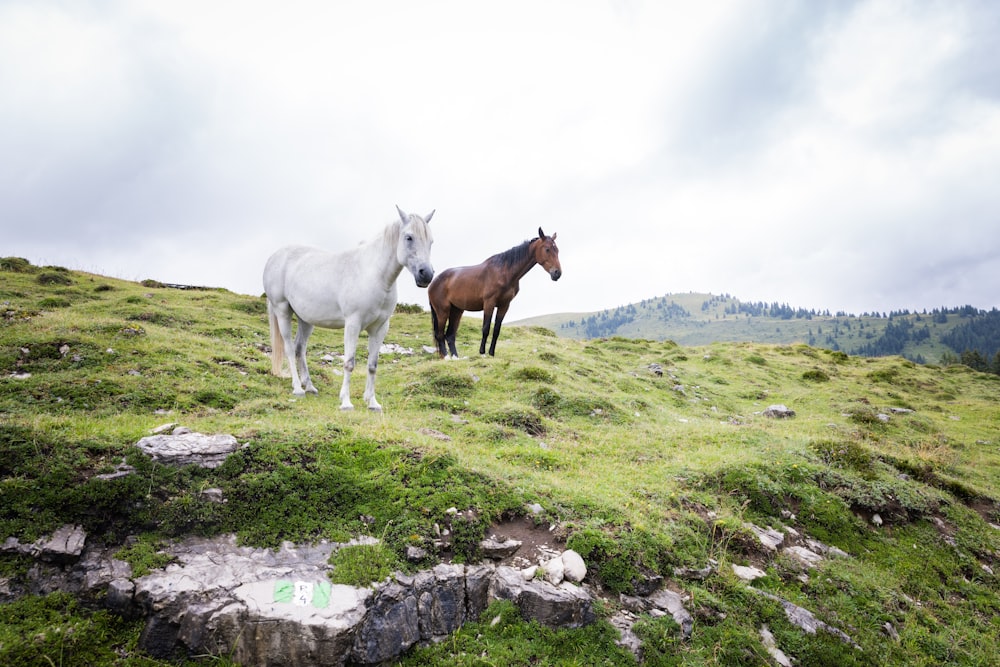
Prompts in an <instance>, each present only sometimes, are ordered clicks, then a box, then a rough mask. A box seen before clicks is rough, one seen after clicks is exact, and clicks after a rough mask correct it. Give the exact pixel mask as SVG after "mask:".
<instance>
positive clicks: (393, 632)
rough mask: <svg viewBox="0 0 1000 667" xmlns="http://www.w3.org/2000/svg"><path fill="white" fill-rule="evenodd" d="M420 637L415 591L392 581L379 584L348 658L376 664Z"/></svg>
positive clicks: (392, 655) (415, 641) (396, 654)
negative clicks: (380, 585)
mask: <svg viewBox="0 0 1000 667" xmlns="http://www.w3.org/2000/svg"><path fill="white" fill-rule="evenodd" d="M419 639H420V614H419V610H418V599H417V596H416V595H414V590H413V589H412V588H409V587H405V586H401V585H400V584H398V583H396V582H393V583H390V584H388V585H387V586H384V587H382V588H381V589H380V590H379V591H378V593H377V595H376V597H375V600H374V602H373V603H372V605H371V611H370V613H369V614H368V615H366V616H365V619H364V622H363V623H362V624H361V627H359V628H358V631H357V633H356V634H355V636H354V646H353V648H352V650H351V659H352V660H354V661H355V662H360V663H363V664H372V663H379V662H384V661H386V660H389V659H390V658H394V657H396V656H398V655H399V654H400V653H401V652H402V651H405V650H406V649H408V648H410V647H411V646H413V645H414V644H415V643H417V641H418V640H419Z"/></svg>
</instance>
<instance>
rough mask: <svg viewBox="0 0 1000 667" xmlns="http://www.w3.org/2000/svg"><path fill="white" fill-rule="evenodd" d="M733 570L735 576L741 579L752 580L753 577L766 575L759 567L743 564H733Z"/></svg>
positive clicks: (758, 577) (757, 577)
mask: <svg viewBox="0 0 1000 667" xmlns="http://www.w3.org/2000/svg"><path fill="white" fill-rule="evenodd" d="M733 572H734V573H735V574H736V576H737V577H739V578H740V579H742V580H743V581H753V580H754V579H760V578H761V577H766V576H767V573H766V572H764V570H761V569H760V568H757V567H753V566H744V565H735V564H734V565H733Z"/></svg>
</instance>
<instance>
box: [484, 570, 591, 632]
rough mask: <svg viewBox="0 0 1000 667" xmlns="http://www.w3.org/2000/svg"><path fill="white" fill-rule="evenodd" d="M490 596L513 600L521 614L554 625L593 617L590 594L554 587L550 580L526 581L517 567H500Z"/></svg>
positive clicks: (577, 623) (567, 625) (574, 623)
mask: <svg viewBox="0 0 1000 667" xmlns="http://www.w3.org/2000/svg"><path fill="white" fill-rule="evenodd" d="M490 597H491V598H492V599H496V600H511V601H513V602H514V604H516V605H517V606H518V607H519V608H520V609H521V616H523V617H524V618H525V619H527V620H536V621H538V622H539V623H541V624H542V625H546V626H549V627H552V628H578V627H581V626H583V625H587V624H588V623H591V622H593V620H594V611H593V608H592V602H593V600H592V598H591V596H590V595H589V594H588V593H587V592H586V591H584V590H583V589H582V588H580V587H578V586H574V585H573V584H570V583H565V584H563V585H561V586H553V585H552V584H550V583H549V582H547V581H541V580H538V579H533V580H531V581H525V580H524V577H522V576H521V573H520V572H519V571H518V570H515V569H514V568H512V567H506V566H501V567H498V568H497V569H496V573H495V574H494V576H493V581H492V583H491V584H490Z"/></svg>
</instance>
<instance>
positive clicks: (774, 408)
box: [764, 403, 795, 419]
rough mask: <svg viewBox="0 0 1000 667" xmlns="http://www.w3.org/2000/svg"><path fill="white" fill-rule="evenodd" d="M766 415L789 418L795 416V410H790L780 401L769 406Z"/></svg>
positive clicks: (773, 417)
mask: <svg viewBox="0 0 1000 667" xmlns="http://www.w3.org/2000/svg"><path fill="white" fill-rule="evenodd" d="M764 416H765V417H771V418H772V419H788V418H790V417H794V416H795V410H790V409H789V408H787V407H786V406H784V405H781V404H780V403H778V404H775V405H769V406H767V410H764Z"/></svg>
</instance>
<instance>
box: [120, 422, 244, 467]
mask: <svg viewBox="0 0 1000 667" xmlns="http://www.w3.org/2000/svg"><path fill="white" fill-rule="evenodd" d="M176 431H177V429H175V432H174V433H175V434H171V435H164V434H160V435H150V436H146V437H145V438H142V439H141V440H139V442H137V443H136V447H138V448H139V449H141V450H142V451H143V452H144V453H145V454H146V455H148V456H149V457H150V458H152V459H153V460H154V461H157V462H158V463H163V464H166V465H174V466H184V465H191V464H193V465H197V466H200V467H202V468H218V467H219V466H220V465H222V462H223V461H225V460H226V457H227V456H229V455H230V454H232V453H233V452H235V451H236V450H237V449H239V446H240V443H238V442H237V441H236V438H234V437H233V436H231V435H227V434H224V433H220V434H216V435H204V434H202V433H181V434H176Z"/></svg>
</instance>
